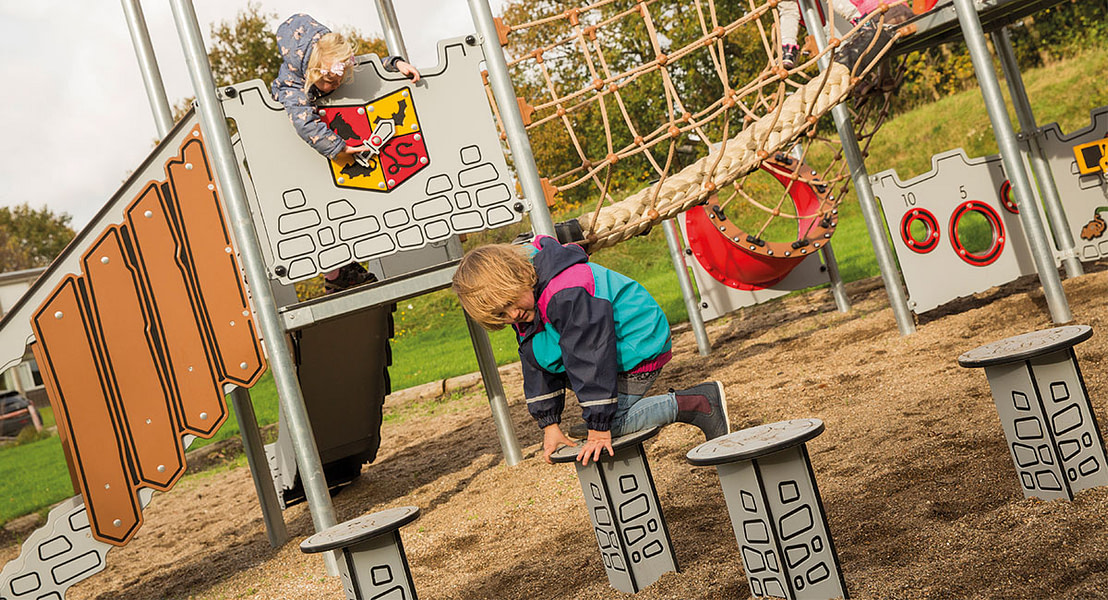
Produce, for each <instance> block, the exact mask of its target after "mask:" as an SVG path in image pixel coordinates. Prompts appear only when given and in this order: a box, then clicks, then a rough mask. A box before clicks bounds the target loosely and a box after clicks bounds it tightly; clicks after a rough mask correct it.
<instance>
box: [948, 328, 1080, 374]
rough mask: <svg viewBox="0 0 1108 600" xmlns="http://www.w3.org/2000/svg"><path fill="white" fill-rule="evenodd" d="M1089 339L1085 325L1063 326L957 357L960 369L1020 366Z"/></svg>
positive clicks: (1009, 339) (1034, 332)
mask: <svg viewBox="0 0 1108 600" xmlns="http://www.w3.org/2000/svg"><path fill="white" fill-rule="evenodd" d="M1091 337H1093V328H1092V327H1089V326H1088V325H1064V326H1062V327H1055V328H1053V329H1044V330H1042V331H1032V332H1030V333H1024V334H1020V335H1016V336H1012V337H1010V338H1004V339H1003V340H1000V341H997V342H992V343H991V344H985V345H984V346H981V347H979V348H974V349H973V350H970V351H969V352H966V353H965V354H963V355H961V356H959V357H958V364H959V365H962V366H963V367H991V366H994V365H1005V364H1008V363H1014V362H1020V361H1023V360H1028V359H1032V358H1035V357H1036V356H1042V355H1044V354H1050V353H1051V352H1055V351H1057V350H1062V349H1065V348H1070V347H1072V346H1075V345H1077V344H1080V343H1081V342H1084V341H1085V340H1087V339H1089V338H1091Z"/></svg>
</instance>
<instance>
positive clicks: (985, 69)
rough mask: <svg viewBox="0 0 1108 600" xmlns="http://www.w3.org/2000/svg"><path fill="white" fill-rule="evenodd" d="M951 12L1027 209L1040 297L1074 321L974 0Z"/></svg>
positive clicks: (1023, 214)
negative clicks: (1024, 166)
mask: <svg viewBox="0 0 1108 600" xmlns="http://www.w3.org/2000/svg"><path fill="white" fill-rule="evenodd" d="M954 10H955V12H956V13H957V14H958V23H959V24H960V25H961V26H962V37H964V38H965V40H966V47H968V48H969V53H970V60H972V61H973V70H974V72H975V73H976V74H977V83H978V84H979V85H980V87H981V95H982V97H983V98H984V99H985V109H986V110H987V111H988V113H989V120H990V121H991V122H992V125H993V135H995V136H996V143H997V147H999V148H1000V157H1001V159H1003V161H1004V170H1005V171H1006V172H1007V173H1008V180H1009V181H1011V182H1012V191H1013V192H1014V193H1015V195H1016V198H1015V200H1016V205H1017V206H1026V207H1028V210H1021V211H1020V213H1019V216H1020V223H1021V224H1023V230H1024V234H1026V235H1027V241H1028V244H1029V245H1030V246H1031V256H1032V258H1034V259H1035V268H1036V269H1038V271H1039V281H1040V282H1041V283H1042V286H1043V295H1044V296H1045V297H1046V304H1047V307H1048V308H1049V309H1050V317H1051V319H1052V320H1053V321H1054V322H1055V323H1057V324H1062V323H1068V322H1069V321H1070V320H1072V319H1073V315H1072V314H1070V307H1069V303H1068V302H1067V301H1066V294H1065V292H1064V291H1063V290H1062V282H1061V279H1060V278H1059V277H1058V269H1057V268H1056V267H1055V266H1054V255H1053V254H1052V253H1051V250H1050V246H1049V244H1048V242H1047V238H1046V231H1045V230H1044V229H1043V223H1042V220H1040V218H1039V211H1037V210H1031V207H1032V206H1034V197H1035V196H1034V194H1033V193H1032V192H1031V181H1030V180H1029V178H1028V177H1027V171H1025V170H1024V168H1023V161H1022V160H1020V148H1019V143H1018V142H1017V141H1016V134H1015V132H1014V131H1013V130H1012V122H1011V121H1009V120H1008V107H1007V106H1006V105H1005V104H1004V96H1003V95H1002V94H1001V93H1000V83H999V82H998V81H997V79H996V71H994V70H993V60H992V55H991V54H989V48H988V46H986V45H985V32H984V30H983V29H982V27H981V17H980V16H978V14H977V10H975V9H974V6H973V0H954Z"/></svg>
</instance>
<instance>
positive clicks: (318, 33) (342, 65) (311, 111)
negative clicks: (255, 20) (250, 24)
mask: <svg viewBox="0 0 1108 600" xmlns="http://www.w3.org/2000/svg"><path fill="white" fill-rule="evenodd" d="M277 47H278V48H280V50H281V60H282V63H281V69H280V71H278V73H277V79H275V80H274V81H273V84H272V85H271V86H270V94H272V95H273V99H274V100H276V101H278V102H280V103H281V105H282V106H284V107H285V112H287V113H288V115H289V120H291V121H292V125H293V127H294V128H295V129H296V133H297V134H299V135H300V137H301V138H303V140H304V141H305V142H307V143H308V145H310V146H311V147H312V148H314V149H315V151H316V152H319V153H320V154H322V155H323V156H325V157H327V158H329V159H334V158H336V157H338V156H339V155H341V154H358V153H360V152H364V151H366V150H369V149H370V148H369V147H368V146H365V145H359V146H348V145H347V144H346V140H344V139H343V138H342V137H341V136H340V135H339V134H337V133H335V132H334V131H332V130H331V129H330V128H329V127H327V124H326V123H324V122H323V121H322V120H321V119H320V118H319V115H318V114H317V112H316V111H317V109H318V107H317V106H316V104H317V103H318V102H319V100H320V99H321V98H323V97H325V96H327V95H328V94H330V93H331V92H333V91H335V90H336V89H338V87H339V86H340V85H342V84H343V83H345V82H347V81H350V79H351V78H352V77H353V76H354V44H352V43H351V42H350V41H349V40H347V39H346V38H345V37H344V36H343V35H342V34H340V33H334V32H332V31H331V30H330V29H328V28H327V27H324V26H323V25H321V24H320V23H319V22H318V21H316V20H315V19H313V18H312V17H311V16H309V15H306V14H295V15H293V16H291V17H289V18H288V19H286V20H285V22H284V23H281V25H280V26H278V27H277ZM381 62H382V64H383V65H384V67H385V69H387V70H389V71H394V72H399V73H401V74H402V75H404V76H406V77H408V78H410V79H411V80H412V81H413V82H416V81H419V71H417V70H416V68H415V67H413V66H412V65H410V64H408V63H407V62H405V61H404V59H402V58H401V57H399V56H387V57H385V58H384V59H383V60H382V61H381ZM372 277H373V276H372V275H371V274H370V273H368V272H367V271H366V270H365V268H363V267H362V266H361V265H359V264H358V263H350V264H349V265H346V266H344V267H341V268H339V269H335V270H334V271H331V272H329V273H326V274H325V275H324V286H323V287H324V290H325V291H327V292H335V291H339V290H343V289H346V288H348V287H351V286H355V285H358V284H361V283H366V282H368V281H372Z"/></svg>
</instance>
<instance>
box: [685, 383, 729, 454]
mask: <svg viewBox="0 0 1108 600" xmlns="http://www.w3.org/2000/svg"><path fill="white" fill-rule="evenodd" d="M673 395H674V396H675V397H676V398H677V422H678V423H688V424H689V425H695V426H697V427H699V428H700V430H701V431H703V432H704V438H705V439H708V440H711V439H715V438H718V437H720V436H724V435H727V434H728V433H731V423H730V421H729V420H728V419H727V398H726V396H725V395H724V393H723V384H722V383H720V382H718V381H708V382H705V383H702V384H700V385H696V386H693V387H691V388H689V389H687V390H678V391H676V392H674V393H673Z"/></svg>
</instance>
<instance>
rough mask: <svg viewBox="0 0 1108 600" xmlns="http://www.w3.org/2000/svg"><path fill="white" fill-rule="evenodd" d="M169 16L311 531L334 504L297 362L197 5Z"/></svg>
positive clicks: (183, 5)
mask: <svg viewBox="0 0 1108 600" xmlns="http://www.w3.org/2000/svg"><path fill="white" fill-rule="evenodd" d="M170 7H171V8H172V9H173V19H174V21H176V24H177V34H178V36H179V37H180V38H181V47H182V49H183V50H184V54H185V62H186V63H187V65H188V70H189V77H190V79H192V87H193V90H194V91H195V92H196V102H197V112H198V114H199V115H200V126H201V128H202V129H203V132H204V139H205V141H206V142H207V145H208V152H209V156H210V157H211V159H212V164H213V166H214V168H215V173H216V177H217V179H218V182H219V189H220V191H221V192H222V193H223V203H224V206H226V208H227V212H228V217H229V220H230V225H231V230H232V232H233V234H234V236H235V240H236V242H237V243H238V250H239V253H240V255H241V256H242V264H243V268H244V270H245V271H246V282H247V284H248V285H249V286H250V292H251V295H252V296H253V298H254V310H255V312H256V313H257V316H258V325H259V327H260V328H261V332H262V337H263V341H264V342H265V348H266V353H267V354H268V358H269V367H270V369H271V370H272V372H273V380H274V383H276V385H277V394H278V397H279V398H280V401H281V408H282V410H283V412H284V416H285V417H286V419H287V423H288V427H289V432H290V433H291V434H292V445H293V449H294V450H295V452H296V464H297V467H298V468H299V470H300V477H301V481H302V482H303V484H304V495H305V497H306V498H307V500H308V506H309V508H310V509H311V513H312V523H313V524H314V525H315V529H316V531H323V530H324V529H327V528H328V527H331V526H333V525H335V508H334V506H333V505H332V504H331V496H330V494H329V493H328V491H327V480H326V479H325V478H324V476H323V464H322V463H321V461H320V459H319V449H318V447H317V446H316V443H315V437H314V436H313V435H312V426H311V422H310V421H309V419H308V409H307V407H305V406H304V394H303V392H302V391H301V390H300V383H299V382H298V381H297V379H296V368H295V366H294V365H293V363H292V356H290V355H289V349H288V347H286V346H285V343H284V339H285V330H284V328H283V327H282V326H281V321H280V318H279V316H278V314H277V304H276V302H275V301H274V298H273V290H271V289H270V287H269V279H268V277H267V276H266V271H265V259H264V257H263V256H262V250H261V245H260V243H259V242H258V235H257V232H256V231H255V230H254V222H253V219H252V218H251V216H250V208H249V206H248V205H247V200H246V188H245V187H244V185H243V182H242V179H241V177H240V174H239V170H238V166H237V165H236V164H235V154H234V151H233V150H232V148H231V135H230V132H229V131H228V129H227V119H226V117H225V115H224V114H223V107H222V106H221V105H220V104H219V100H218V98H217V97H216V92H215V82H214V81H213V80H212V70H211V65H209V64H208V57H207V54H205V52H204V40H203V37H201V34H200V25H199V23H197V20H196V9H195V7H193V5H192V1H191V0H170ZM327 556H329V557H330V558H329V559H328V560H327V572H328V573H329V574H331V575H337V574H338V567H337V565H336V563H335V562H334V556H333V555H331V554H328V555H327Z"/></svg>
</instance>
